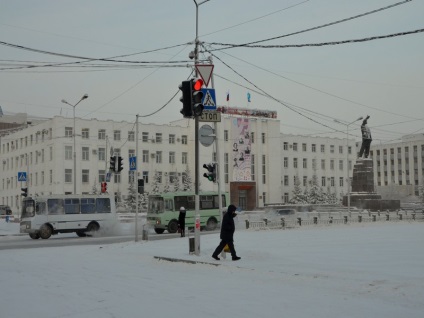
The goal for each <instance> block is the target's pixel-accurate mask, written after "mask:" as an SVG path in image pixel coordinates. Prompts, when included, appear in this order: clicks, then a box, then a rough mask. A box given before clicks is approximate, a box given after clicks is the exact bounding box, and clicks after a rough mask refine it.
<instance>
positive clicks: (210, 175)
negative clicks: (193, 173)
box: [203, 163, 216, 182]
mask: <svg viewBox="0 0 424 318" xmlns="http://www.w3.org/2000/svg"><path fill="white" fill-rule="evenodd" d="M203 168H205V169H207V170H208V172H207V173H204V174H203V176H204V177H205V178H207V179H208V180H209V181H212V182H216V164H214V163H210V164H204V165H203Z"/></svg>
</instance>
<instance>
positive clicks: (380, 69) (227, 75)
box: [0, 0, 424, 142]
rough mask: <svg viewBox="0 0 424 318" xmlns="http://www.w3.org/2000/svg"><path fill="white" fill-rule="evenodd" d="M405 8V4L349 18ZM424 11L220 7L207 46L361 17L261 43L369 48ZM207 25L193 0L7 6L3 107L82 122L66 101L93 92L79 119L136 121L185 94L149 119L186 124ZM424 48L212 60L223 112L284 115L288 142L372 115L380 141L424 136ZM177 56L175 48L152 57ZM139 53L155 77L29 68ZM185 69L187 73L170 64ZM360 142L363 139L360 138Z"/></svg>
mask: <svg viewBox="0 0 424 318" xmlns="http://www.w3.org/2000/svg"><path fill="white" fill-rule="evenodd" d="M400 2H405V3H404V4H401V5H398V6H395V7H393V8H390V9H385V10H382V11H379V12H377V13H374V14H370V15H366V16H364V17H360V18H355V19H349V18H352V17H355V16H357V15H361V14H364V13H366V12H370V11H373V10H377V9H380V8H385V7H387V6H390V5H393V4H395V3H400ZM423 12H424V2H423V1H419V0H414V1H402V0H374V1H366V0H358V1H351V0H320V1H318V0H284V1H281V0H278V1H277V0H267V1H246V0H232V1H224V0H211V1H208V2H205V3H203V4H202V5H200V7H199V38H200V40H201V41H203V42H206V44H205V45H207V46H208V47H209V48H210V49H211V50H213V49H218V48H219V47H220V46H218V45H217V44H213V45H211V44H210V43H230V44H243V43H247V42H253V41H260V40H265V39H269V38H273V37H281V36H282V35H286V34H290V33H294V32H298V31H302V30H306V29H310V28H315V27H318V26H321V25H324V24H328V23H332V22H335V21H339V20H343V19H349V20H348V21H346V22H343V23H338V24H335V25H332V26H329V27H324V28H320V29H316V30H314V31H309V32H304V33H301V34H297V35H292V36H287V37H284V38H279V39H277V40H273V41H266V42H261V43H258V44H262V45H289V44H309V43H322V42H332V41H343V40H351V39H362V38H366V37H372V36H382V35H388V34H394V33H399V32H406V31H413V30H417V29H422V28H423V26H424V25H423ZM195 17H196V14H195V5H194V2H193V1H192V0H185V1H182V0H180V1H173V0H172V1H171V0H164V1H135V0H123V1H110V0H92V1H81V0H72V1H69V0H63V1H53V0H38V1H24V0H2V1H1V2H0V41H1V42H2V43H1V45H0V87H1V94H0V105H1V106H2V108H3V111H4V112H5V113H6V114H7V113H11V112H28V113H30V114H33V115H38V116H45V117H52V116H54V115H59V114H62V115H63V116H68V117H71V116H72V107H70V106H67V105H65V104H63V103H61V100H62V99H65V100H67V101H68V102H69V103H71V104H75V103H76V102H77V101H78V100H79V99H80V97H82V96H83V95H84V94H86V93H87V94H88V95H89V98H88V99H87V100H85V101H83V102H82V103H81V104H79V105H78V106H77V109H76V114H77V116H78V117H83V118H88V119H89V118H93V117H94V118H99V119H112V118H113V119H116V120H127V121H130V122H133V121H135V115H136V114H137V113H138V114H139V115H140V116H147V115H149V114H151V113H152V112H155V111H156V110H158V109H159V108H161V107H162V106H164V105H165V104H166V103H167V102H168V100H170V99H171V98H172V97H173V96H174V94H176V93H177V92H178V93H177V95H176V97H175V98H174V99H172V101H171V102H170V103H169V105H167V106H166V107H164V108H163V109H162V110H161V111H159V112H158V113H156V114H154V115H152V116H148V117H142V118H141V121H142V122H145V123H168V122H170V121H173V120H176V119H180V118H181V114H180V113H179V110H180V108H181V103H180V101H179V95H180V93H179V91H178V85H179V84H180V83H181V81H182V80H185V79H186V78H188V77H189V75H190V72H191V68H189V67H187V64H190V65H191V63H192V61H190V60H189V59H188V54H189V52H190V51H191V50H193V45H185V44H186V43H188V42H192V41H193V40H194V38H195V34H196V33H195V32H196V31H195V26H196V23H195ZM9 44H12V45H17V46H20V47H19V48H16V47H11V46H9ZM423 46H424V41H423V33H416V34H413V35H407V36H402V37H395V38H389V39H382V40H377V41H371V42H363V43H353V44H345V45H329V46H320V47H302V48H284V49H281V48H273V49H270V48H265V49H263V48H260V49H259V48H256V49H255V48H235V49H228V50H221V51H220V50H218V51H212V53H213V54H215V56H216V57H214V64H215V70H214V73H215V88H216V96H217V103H218V104H219V105H227V102H226V95H227V92H228V91H229V92H230V102H229V104H228V105H230V106H237V107H249V108H257V109H269V110H276V111H277V112H278V117H279V119H280V120H281V125H282V127H281V130H282V131H283V132H285V133H296V134H299V133H302V134H319V135H327V136H331V137H336V136H337V137H345V130H346V127H345V126H344V125H340V124H337V123H335V122H334V119H338V120H341V121H345V122H347V123H349V122H351V121H353V120H354V119H356V118H358V117H359V116H365V115H366V114H369V115H370V116H371V119H370V122H369V124H370V126H371V128H372V130H373V139H374V142H386V141H390V140H394V139H397V138H399V137H400V136H402V135H404V134H409V133H415V132H423V118H424V116H423V115H424V114H423V109H424V108H423V105H422V102H423V92H424V90H423V88H424V77H423V74H424V63H422V52H423V51H424V47H423ZM165 47H173V48H169V49H165V50H158V51H155V52H151V53H145V52H146V51H150V50H156V49H162V48H165ZM28 49H31V50H28ZM33 49H35V50H39V51H43V52H39V51H38V52H35V51H33ZM140 52H141V53H140ZM143 52H144V53H143ZM47 53H59V54H65V55H68V57H63V56H57V55H51V54H47ZM135 53H138V54H136V55H133V56H125V57H120V58H116V59H120V60H126V61H129V60H130V61H139V62H140V61H144V62H152V61H155V62H159V63H156V64H153V66H150V67H149V68H146V67H143V68H141V67H135V66H134V65H133V66H131V67H128V66H122V64H125V63H119V66H117V65H116V64H118V62H113V63H112V62H111V63H110V64H114V65H112V67H108V68H105V67H104V66H103V67H101V68H98V67H94V66H92V67H77V66H78V65H77V64H73V65H72V64H71V65H67V67H64V66H62V67H58V66H56V67H37V68H33V67H31V68H28V67H27V66H28V65H30V66H33V65H46V64H52V63H75V62H81V61H83V60H82V59H81V57H85V58H93V59H99V58H109V57H116V56H123V55H128V54H135ZM71 56H72V57H71ZM208 56H209V55H203V54H202V55H201V58H205V57H208ZM218 58H219V59H220V60H218ZM175 61H181V62H182V63H179V64H178V65H180V66H181V65H182V66H184V67H163V66H169V62H175ZM224 63H225V64H224ZM86 64H90V63H87V62H86V61H85V62H84V63H83V64H82V66H85V65H86ZM91 64H99V62H92V63H91ZM16 67H24V68H20V69H16ZM11 68H12V69H11ZM13 68H15V69H13ZM236 72H237V73H236ZM261 90H262V91H265V92H266V93H267V94H269V95H270V96H271V97H272V98H271V97H264V96H262V95H261V94H259V93H258V92H260V91H261ZM248 91H249V92H250V93H251V103H249V104H248V103H247V98H246V95H247V92H248ZM262 94H263V93H262ZM275 99H277V100H280V101H283V102H284V105H282V104H281V103H279V102H276V101H275ZM353 127H354V126H352V128H353ZM356 128H358V127H356ZM355 135H356V136H357V137H358V139H359V130H358V129H356V130H355Z"/></svg>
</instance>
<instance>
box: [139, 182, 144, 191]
mask: <svg viewBox="0 0 424 318" xmlns="http://www.w3.org/2000/svg"><path fill="white" fill-rule="evenodd" d="M138 193H140V194H143V193H144V179H138Z"/></svg>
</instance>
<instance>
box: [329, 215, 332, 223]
mask: <svg viewBox="0 0 424 318" xmlns="http://www.w3.org/2000/svg"><path fill="white" fill-rule="evenodd" d="M329 223H330V224H331V223H333V217H332V216H330V221H329Z"/></svg>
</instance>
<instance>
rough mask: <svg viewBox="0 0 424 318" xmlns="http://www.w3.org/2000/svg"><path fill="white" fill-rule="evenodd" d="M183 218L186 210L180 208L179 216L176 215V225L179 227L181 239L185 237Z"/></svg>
mask: <svg viewBox="0 0 424 318" xmlns="http://www.w3.org/2000/svg"><path fill="white" fill-rule="evenodd" d="M185 217H186V209H185V208H184V207H183V206H182V207H181V208H180V215H178V225H179V226H180V231H181V237H184V236H185Z"/></svg>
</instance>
